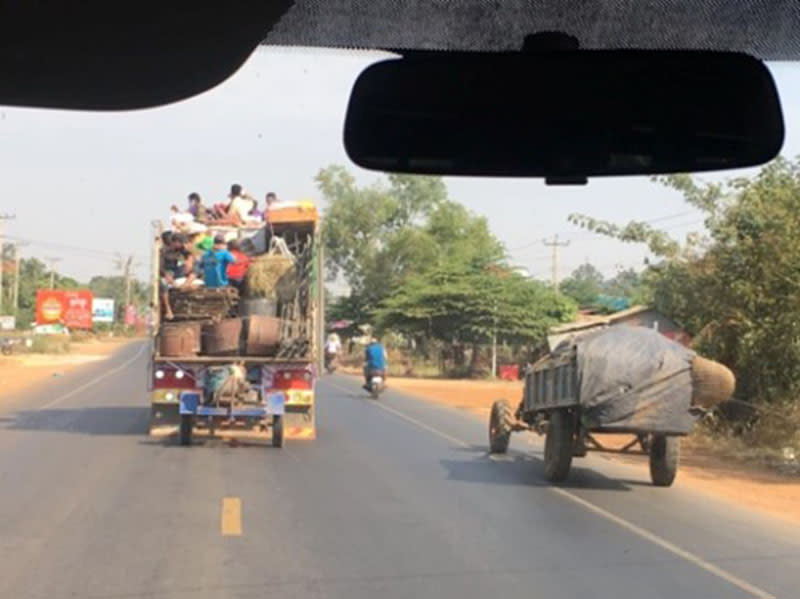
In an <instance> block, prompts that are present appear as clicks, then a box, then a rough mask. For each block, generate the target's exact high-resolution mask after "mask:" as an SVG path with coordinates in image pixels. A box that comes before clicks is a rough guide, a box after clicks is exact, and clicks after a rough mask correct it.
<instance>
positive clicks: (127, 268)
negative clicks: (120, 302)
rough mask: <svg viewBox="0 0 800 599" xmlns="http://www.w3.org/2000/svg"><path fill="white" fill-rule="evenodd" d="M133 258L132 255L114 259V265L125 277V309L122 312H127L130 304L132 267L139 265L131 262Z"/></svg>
mask: <svg viewBox="0 0 800 599" xmlns="http://www.w3.org/2000/svg"><path fill="white" fill-rule="evenodd" d="M133 258H134V257H133V255H130V256H128V257H127V258H123V257H122V256H117V260H116V266H117V268H118V269H120V270H121V271H122V276H123V278H124V279H125V311H124V312H123V314H127V312H128V306H130V305H131V282H132V281H131V275H132V274H133V269H134V267H136V266H139V263H138V262H137V263H136V264H134V263H133ZM123 318H124V316H123Z"/></svg>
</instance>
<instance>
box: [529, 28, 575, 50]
mask: <svg viewBox="0 0 800 599" xmlns="http://www.w3.org/2000/svg"><path fill="white" fill-rule="evenodd" d="M579 47H580V44H579V43H578V38H577V37H575V36H574V35H570V34H568V33H564V32H563V31H539V32H537V33H531V34H528V35H526V36H525V41H523V42H522V52H523V53H525V54H531V53H533V52H537V53H538V52H563V51H566V50H578V49H579Z"/></svg>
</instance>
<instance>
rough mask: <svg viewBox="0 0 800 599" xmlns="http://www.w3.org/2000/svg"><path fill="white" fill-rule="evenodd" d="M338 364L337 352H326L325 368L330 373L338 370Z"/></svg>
mask: <svg viewBox="0 0 800 599" xmlns="http://www.w3.org/2000/svg"><path fill="white" fill-rule="evenodd" d="M337 366H338V363H337V359H336V354H332V353H329V352H325V370H327V371H328V374H333V373H334V372H336V367H337Z"/></svg>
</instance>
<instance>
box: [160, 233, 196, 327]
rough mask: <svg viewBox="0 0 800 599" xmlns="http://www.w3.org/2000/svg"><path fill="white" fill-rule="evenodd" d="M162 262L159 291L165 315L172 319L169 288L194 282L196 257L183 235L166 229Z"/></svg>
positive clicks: (162, 237) (162, 238) (163, 236)
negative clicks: (194, 257) (193, 256)
mask: <svg viewBox="0 0 800 599" xmlns="http://www.w3.org/2000/svg"><path fill="white" fill-rule="evenodd" d="M161 242H162V248H161V263H160V265H159V274H160V277H159V291H160V293H161V302H162V303H163V305H164V317H165V318H166V319H167V320H172V318H173V314H172V307H171V306H170V303H169V288H170V287H183V286H185V285H191V284H192V283H193V282H194V270H193V267H194V264H193V263H194V259H193V258H192V253H191V252H190V251H189V250H188V249H187V248H186V242H185V239H184V237H183V235H181V234H179V233H173V232H171V231H165V232H164V233H163V234H162V235H161Z"/></svg>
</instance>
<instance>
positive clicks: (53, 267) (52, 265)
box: [45, 256, 61, 289]
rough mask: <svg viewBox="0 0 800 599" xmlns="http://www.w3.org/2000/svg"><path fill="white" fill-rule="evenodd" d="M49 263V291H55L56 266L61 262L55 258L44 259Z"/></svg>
mask: <svg viewBox="0 0 800 599" xmlns="http://www.w3.org/2000/svg"><path fill="white" fill-rule="evenodd" d="M45 260H47V261H48V262H49V263H50V289H55V286H56V264H57V263H59V262H61V258H59V257H57V256H48V257H47V258H45Z"/></svg>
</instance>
